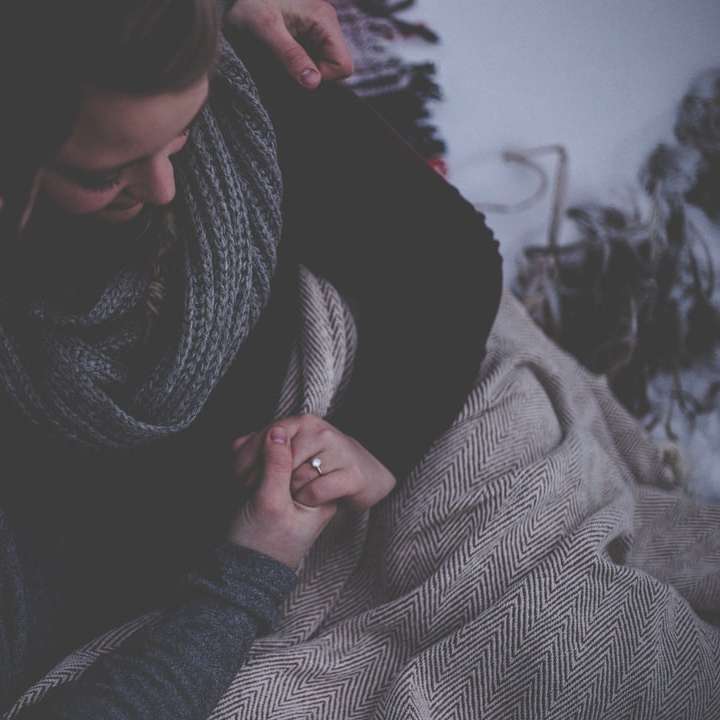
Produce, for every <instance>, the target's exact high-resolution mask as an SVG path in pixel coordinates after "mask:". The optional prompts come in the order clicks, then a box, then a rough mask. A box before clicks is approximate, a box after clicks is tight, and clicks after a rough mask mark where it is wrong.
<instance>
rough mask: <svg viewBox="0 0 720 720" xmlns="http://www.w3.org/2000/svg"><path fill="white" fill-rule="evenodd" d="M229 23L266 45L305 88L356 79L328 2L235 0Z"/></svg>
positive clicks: (346, 48)
mask: <svg viewBox="0 0 720 720" xmlns="http://www.w3.org/2000/svg"><path fill="white" fill-rule="evenodd" d="M226 20H227V21H228V22H230V23H231V24H233V25H236V26H237V27H242V28H248V29H249V30H251V31H252V32H253V33H254V34H255V35H257V37H259V38H260V39H261V40H263V41H264V42H265V43H266V44H267V45H268V46H269V47H270V48H271V50H272V51H273V53H274V54H275V55H276V56H277V58H278V60H280V62H281V63H282V64H283V65H285V67H286V68H287V70H288V72H289V73H290V74H291V75H292V76H293V77H294V78H295V79H296V80H297V81H298V82H299V83H300V84H301V85H303V86H304V87H306V88H309V89H311V90H314V89H315V88H316V87H317V86H318V85H320V83H321V81H322V80H340V79H342V78H346V77H349V76H350V75H352V72H353V62H352V57H351V55H350V50H349V49H348V46H347V44H346V43H345V38H344V37H343V33H342V29H341V27H340V23H339V22H338V18H337V13H336V12H335V8H334V7H333V6H332V5H331V4H330V3H329V2H327V0H235V3H234V5H233V6H232V7H231V9H230V10H229V11H228V13H227V15H226Z"/></svg>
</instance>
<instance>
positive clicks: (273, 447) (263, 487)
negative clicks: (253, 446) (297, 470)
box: [258, 425, 293, 507]
mask: <svg viewBox="0 0 720 720" xmlns="http://www.w3.org/2000/svg"><path fill="white" fill-rule="evenodd" d="M263 455H264V463H263V472H262V479H261V481H260V487H259V489H258V494H259V495H261V496H262V497H263V500H264V501H265V502H267V503H268V505H269V506H271V507H282V505H283V504H284V503H286V502H287V501H288V498H289V496H290V476H291V475H292V472H293V458H292V449H291V447H290V442H289V440H288V431H287V428H284V427H282V426H278V425H275V426H273V427H271V428H270V430H269V431H268V432H267V434H266V435H265V443H264V447H263Z"/></svg>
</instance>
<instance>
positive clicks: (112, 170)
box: [52, 90, 210, 177]
mask: <svg viewBox="0 0 720 720" xmlns="http://www.w3.org/2000/svg"><path fill="white" fill-rule="evenodd" d="M209 99H210V91H209V90H208V93H207V95H205V100H204V101H203V104H202V105H201V106H200V109H199V110H198V111H197V112H196V113H195V115H194V116H193V119H192V120H191V121H190V122H189V123H188V124H187V126H186V127H185V130H187V129H188V128H190V127H192V125H193V124H194V123H195V121H196V120H197V119H198V118H199V117H200V115H201V114H202V111H203V110H204V109H205V106H206V105H207V104H208V100H209ZM185 130H184V131H185ZM184 131H183V132H184ZM149 157H151V155H143V156H142V157H139V158H135V159H134V160H129V161H128V162H126V163H123V164H122V165H115V166H113V167H108V168H92V169H90V168H83V167H78V166H77V165H68V164H67V163H64V162H62V161H60V160H56V161H54V162H53V163H52V167H53V169H55V170H59V171H60V172H62V173H66V174H68V175H80V176H84V177H92V176H100V175H114V174H116V173H119V172H122V171H123V170H125V168H128V167H130V166H131V165H135V164H137V163H139V162H142V161H143V160H147V159H148V158H149Z"/></svg>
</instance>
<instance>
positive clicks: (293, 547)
mask: <svg viewBox="0 0 720 720" xmlns="http://www.w3.org/2000/svg"><path fill="white" fill-rule="evenodd" d="M282 438H284V440H283V439H282ZM254 446H255V448H256V450H257V457H258V464H257V468H256V478H257V480H258V482H257V489H256V490H255V492H254V493H253V494H252V496H251V497H250V498H249V499H248V500H247V501H246V502H245V503H244V504H243V505H242V506H241V507H240V510H239V511H238V513H237V515H236V516H235V519H234V520H233V522H232V523H231V526H230V529H229V531H228V540H230V541H231V542H233V543H235V544H236V545H242V546H243V547H247V548H250V549H252V550H256V551H257V552H261V553H263V554H264V555H268V556H269V557H271V558H274V559H275V560H278V561H279V562H282V563H285V565H288V566H289V567H291V568H292V569H293V570H295V569H296V568H297V567H298V565H299V564H300V561H301V560H302V559H303V557H305V555H306V554H307V552H308V551H309V550H310V548H311V547H312V546H313V543H314V542H315V540H317V538H318V536H319V535H320V533H321V532H322V530H323V528H324V527H325V526H326V525H327V524H328V522H330V520H331V519H332V517H333V515H334V514H335V511H336V509H337V506H336V504H335V503H326V504H324V505H321V506H318V507H309V506H306V505H301V504H299V503H297V502H295V501H294V500H293V498H292V497H291V495H290V477H291V474H292V471H293V456H292V450H291V448H290V433H289V430H288V426H287V424H285V423H282V424H281V423H275V424H273V425H271V426H270V427H269V428H268V429H267V431H265V432H263V433H258V437H257V438H256V440H255V443H254Z"/></svg>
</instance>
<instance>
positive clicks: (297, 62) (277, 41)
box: [253, 12, 322, 89]
mask: <svg viewBox="0 0 720 720" xmlns="http://www.w3.org/2000/svg"><path fill="white" fill-rule="evenodd" d="M253 30H254V31H255V33H256V34H257V36H258V37H259V38H260V39H261V40H263V41H264V42H265V43H266V44H267V45H268V47H269V48H270V49H271V50H272V52H273V54H274V55H275V56H276V57H277V58H278V60H279V61H280V62H281V63H282V64H283V65H284V66H285V67H286V68H287V70H288V72H289V73H290V74H291V75H292V76H293V77H294V78H295V79H296V80H297V81H298V82H299V83H300V84H302V85H303V86H305V87H306V88H309V89H314V88H316V87H317V86H318V85H319V84H320V82H321V80H322V76H321V75H320V71H319V70H318V67H317V65H315V63H314V62H313V61H312V59H311V58H310V56H309V55H308V53H307V52H306V51H305V49H304V48H303V46H302V45H300V43H299V42H297V40H295V38H294V37H293V36H292V35H291V34H290V32H289V30H288V29H287V27H286V26H285V21H284V20H283V17H282V15H281V14H280V13H279V12H278V13H277V14H276V15H272V16H267V17H265V18H263V19H262V21H261V22H256V23H254V24H253Z"/></svg>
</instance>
